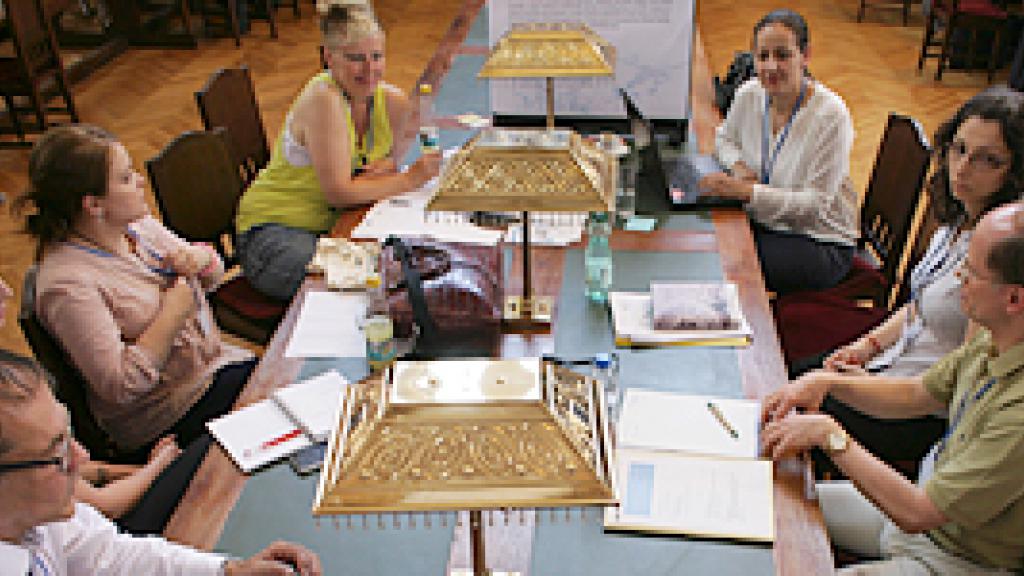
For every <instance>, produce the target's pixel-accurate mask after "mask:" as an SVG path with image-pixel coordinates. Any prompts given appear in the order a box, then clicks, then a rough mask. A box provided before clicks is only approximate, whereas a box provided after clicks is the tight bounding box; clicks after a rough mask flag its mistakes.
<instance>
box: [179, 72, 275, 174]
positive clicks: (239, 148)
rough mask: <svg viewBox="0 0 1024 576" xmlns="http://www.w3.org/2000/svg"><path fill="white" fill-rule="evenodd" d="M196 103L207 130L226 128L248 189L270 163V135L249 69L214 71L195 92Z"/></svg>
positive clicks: (231, 148)
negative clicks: (265, 128) (267, 132)
mask: <svg viewBox="0 0 1024 576" xmlns="http://www.w3.org/2000/svg"><path fill="white" fill-rule="evenodd" d="M196 103H197V104H198V105H199V115H200V116H201V117H202V119H203V127H204V128H206V129H207V130H213V129H214V128H221V127H223V128H226V129H227V132H228V142H229V143H230V150H231V152H232V154H233V157H234V159H235V161H236V163H237V164H238V167H239V172H240V174H241V176H242V180H243V182H245V184H246V185H247V186H248V185H249V184H250V183H251V182H252V181H253V179H254V178H256V175H257V174H259V171H260V170H261V169H262V168H263V167H264V166H266V165H267V162H269V161H270V148H269V147H268V145H267V134H266V132H265V130H264V129H263V119H262V117H261V116H260V108H259V104H258V103H257V102H256V92H255V90H254V89H253V85H252V78H251V76H250V75H249V68H248V66H242V67H240V68H221V69H220V70H218V71H216V72H214V74H213V76H211V77H210V80H209V81H208V82H207V83H206V86H204V87H203V89H202V90H200V91H199V92H196Z"/></svg>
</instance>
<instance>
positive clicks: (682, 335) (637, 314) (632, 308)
mask: <svg viewBox="0 0 1024 576" xmlns="http://www.w3.org/2000/svg"><path fill="white" fill-rule="evenodd" d="M692 286H695V287H698V288H701V287H713V288H714V290H713V291H712V292H714V293H715V294H716V298H721V299H722V300H723V301H725V302H726V306H727V307H728V310H729V312H728V313H729V314H731V315H734V317H735V318H736V320H737V324H736V327H735V328H734V329H720V328H716V329H682V330H678V329H677V330H657V329H655V328H654V314H653V306H652V298H651V294H648V293H643V292H612V293H611V294H609V295H608V298H609V301H610V303H611V308H612V320H613V325H614V330H615V345H616V346H672V345H683V346H685V345H699V346H746V345H748V344H750V339H751V337H752V335H753V331H752V330H751V329H750V324H749V323H748V322H747V319H746V317H744V316H743V312H742V310H741V308H740V303H739V293H738V291H737V288H736V285H735V284H732V283H728V282H725V283H721V284H693V285H692ZM702 293H703V294H705V295H707V294H708V293H709V292H708V291H702V290H700V289H698V290H695V291H694V296H693V297H694V298H697V297H699V295H700V294H702ZM690 304H691V305H693V306H694V307H697V308H699V307H700V306H699V305H697V304H696V303H693V302H691V303H690Z"/></svg>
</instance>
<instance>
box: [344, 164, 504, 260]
mask: <svg viewBox="0 0 1024 576" xmlns="http://www.w3.org/2000/svg"><path fill="white" fill-rule="evenodd" d="M436 189H437V179H436V178H435V179H433V180H431V181H429V182H427V183H426V184H424V185H423V186H421V187H420V188H417V189H416V190H413V191H411V192H409V193H407V194H403V195H401V196H395V197H392V198H387V199H385V200H381V201H380V202H377V203H376V204H374V205H373V208H371V209H370V210H369V211H368V212H367V213H366V216H364V217H363V220H362V222H360V223H359V225H358V226H356V228H355V229H354V230H353V231H352V238H362V239H370V240H378V241H384V240H385V239H387V237H388V236H392V235H395V236H417V237H427V238H433V239H435V240H438V241H440V242H463V243H467V244H484V245H488V246H493V245H494V244H497V242H498V240H499V239H500V238H501V231H498V230H488V229H486V228H481V227H479V226H477V225H475V224H473V223H471V222H470V221H469V220H468V219H467V218H466V217H465V216H464V215H462V214H458V213H447V212H439V213H436V214H430V215H428V214H427V213H426V212H425V209H426V206H427V202H429V201H430V198H431V197H432V196H433V194H434V190H436Z"/></svg>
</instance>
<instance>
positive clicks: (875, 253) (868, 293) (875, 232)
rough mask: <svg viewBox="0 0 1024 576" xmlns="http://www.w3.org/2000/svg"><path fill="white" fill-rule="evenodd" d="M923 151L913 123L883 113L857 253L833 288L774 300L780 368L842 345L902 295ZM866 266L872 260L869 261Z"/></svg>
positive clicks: (927, 152) (926, 153)
mask: <svg viewBox="0 0 1024 576" xmlns="http://www.w3.org/2000/svg"><path fill="white" fill-rule="evenodd" d="M930 158H931V148H930V146H929V145H928V140H927V138H926V137H925V135H924V132H923V131H922V129H921V126H920V125H919V124H918V123H917V121H915V120H914V119H913V118H909V117H907V116H900V115H898V114H890V115H889V121H888V124H887V125H886V128H885V134H884V135H883V136H882V142H881V144H880V145H879V148H878V155H877V156H876V157H875V166H874V169H873V170H872V172H871V180H870V182H869V183H868V189H867V192H866V194H865V196H864V204H863V206H862V207H861V216H860V219H861V226H860V228H861V239H860V241H859V244H860V248H861V254H858V256H856V257H855V258H854V263H853V269H852V270H851V271H850V273H849V274H848V275H847V277H846V278H845V279H844V280H843V281H842V282H840V283H839V285H837V286H835V287H833V288H830V289H828V290H821V291H815V292H795V293H791V294H786V295H784V296H780V297H779V298H778V299H776V301H775V319H776V323H777V327H778V329H779V336H780V338H781V341H782V348H783V352H784V354H785V357H786V361H787V363H789V364H790V365H792V364H793V363H794V362H795V361H797V360H801V359H804V358H808V357H811V356H815V355H818V354H821V353H823V352H826V351H828V350H832V349H834V348H836V347H838V346H841V345H843V344H846V343H847V342H850V341H852V340H854V339H855V338H857V337H858V336H860V335H861V334H863V333H864V332H865V331H866V330H867V329H868V328H870V327H872V326H874V325H875V324H877V323H878V322H880V321H881V320H882V319H884V318H885V317H886V315H888V314H889V312H890V310H892V309H893V308H894V307H895V306H896V305H897V304H898V303H900V302H899V300H898V299H899V298H901V297H902V294H904V293H905V291H904V290H900V289H899V286H900V284H901V282H900V278H901V276H900V271H901V266H900V265H901V262H902V261H903V260H904V255H905V254H906V255H909V252H907V248H908V246H909V245H910V244H911V243H910V242H908V241H909V240H911V236H910V232H911V228H912V225H913V220H914V214H915V213H916V212H917V210H918V207H919V205H920V203H921V199H922V195H921V193H920V191H921V185H922V183H923V182H924V178H925V175H926V173H927V171H928V165H929V161H930ZM872 260H874V262H872Z"/></svg>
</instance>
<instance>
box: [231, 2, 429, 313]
mask: <svg viewBox="0 0 1024 576" xmlns="http://www.w3.org/2000/svg"><path fill="white" fill-rule="evenodd" d="M318 8H319V9H321V10H322V17H321V23H320V29H321V33H322V34H323V42H324V59H325V61H326V63H327V70H325V71H323V72H321V73H319V74H317V75H315V76H314V77H313V78H312V79H311V80H309V82H307V84H306V86H305V87H304V88H303V89H302V91H301V92H300V93H299V95H298V97H296V98H295V101H294V102H293V103H292V105H291V108H290V109H289V111H288V115H287V116H286V118H285V122H284V128H282V130H281V134H280V136H279V137H278V139H277V142H276V143H275V145H274V150H273V153H272V154H271V158H270V162H269V164H268V165H267V167H266V168H264V169H263V171H261V172H260V174H259V176H257V178H256V180H255V181H254V182H253V184H252V186H250V187H249V189H248V190H247V191H246V192H245V195H244V196H243V197H242V201H241V204H240V206H239V211H238V218H237V220H236V227H237V230H238V234H239V238H238V251H239V257H240V260H241V263H242V270H243V271H244V273H245V275H246V277H247V278H248V279H249V281H250V282H251V283H252V284H253V286H255V287H256V289H257V290H259V291H260V292H263V293H264V294H266V295H268V296H270V297H273V298H277V299H279V300H289V299H291V297H292V296H293V295H294V294H295V292H296V291H297V290H298V288H299V286H300V285H301V284H302V280H303V278H304V277H305V272H306V264H307V263H308V262H309V261H310V259H311V258H312V257H313V252H314V250H315V247H316V240H317V237H318V236H319V235H320V234H323V233H326V232H328V231H329V230H330V229H331V227H332V226H333V225H334V221H335V220H336V219H337V216H338V213H339V212H340V211H341V210H345V209H347V208H350V207H353V206H358V205H361V204H368V203H372V202H376V201H377V200H380V199H382V198H386V197H388V196H391V195H394V194H398V193H402V192H406V191H409V190H412V189H415V188H417V187H419V186H422V185H423V184H424V183H426V182H427V181H428V180H430V179H431V178H433V177H434V176H436V175H437V172H438V167H439V161H440V155H439V154H437V153H429V154H424V155H423V156H421V157H420V158H419V160H417V161H416V162H415V163H414V164H412V165H411V166H410V167H409V169H408V170H407V171H405V172H400V171H398V170H397V169H396V161H397V160H398V159H400V158H402V156H403V154H404V153H405V150H406V148H407V146H408V144H409V140H410V139H409V138H406V137H405V134H406V132H407V127H408V123H409V120H410V116H411V111H412V105H411V103H410V101H409V98H408V97H407V96H406V95H405V94H404V93H403V92H402V91H401V90H400V89H398V88H396V87H395V86H392V85H390V84H387V83H385V82H384V81H383V74H384V32H383V31H382V30H381V28H380V25H379V24H378V23H377V20H376V18H375V16H374V15H373V12H372V10H371V9H370V8H369V7H368V6H366V5H336V4H318Z"/></svg>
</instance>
